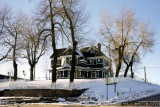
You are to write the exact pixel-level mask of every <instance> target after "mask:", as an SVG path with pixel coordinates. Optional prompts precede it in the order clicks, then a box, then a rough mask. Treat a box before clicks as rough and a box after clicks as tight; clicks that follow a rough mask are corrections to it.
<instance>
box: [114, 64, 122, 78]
mask: <svg viewBox="0 0 160 107" xmlns="http://www.w3.org/2000/svg"><path fill="white" fill-rule="evenodd" d="M120 69H121V64H120V65H118V66H117V67H116V76H115V77H118V75H119V71H120Z"/></svg>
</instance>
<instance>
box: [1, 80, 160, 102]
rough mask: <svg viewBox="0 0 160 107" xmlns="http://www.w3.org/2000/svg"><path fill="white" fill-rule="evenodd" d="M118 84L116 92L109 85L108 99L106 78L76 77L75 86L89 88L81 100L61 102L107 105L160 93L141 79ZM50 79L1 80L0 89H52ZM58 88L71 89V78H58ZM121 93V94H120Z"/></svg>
mask: <svg viewBox="0 0 160 107" xmlns="http://www.w3.org/2000/svg"><path fill="white" fill-rule="evenodd" d="M118 80H119V81H118V83H117V86H116V93H115V92H114V85H108V100H107V88H106V82H105V81H106V80H105V79H75V81H74V88H75V89H82V88H89V89H88V90H87V91H86V92H84V93H83V94H82V95H81V96H80V97H78V98H77V100H78V101H79V102H68V101H65V99H63V98H59V99H58V100H59V101H60V102H59V104H78V105H79V104H86V105H92V104H100V105H107V104H113V103H121V102H126V101H131V100H135V99H139V98H142V97H146V96H150V95H154V94H158V93H160V86H159V85H155V84H151V83H144V82H143V81H140V80H135V79H131V78H119V79H118ZM50 86H51V81H50V80H43V81H42V80H41V81H25V82H24V81H23V80H21V81H17V82H13V81H12V82H8V81H6V82H0V90H3V89H6V88H8V89H20V88H25V89H26V88H28V89H36V88H38V89H47V88H49V89H50ZM56 89H69V79H58V80H57V83H56ZM118 94H119V95H118Z"/></svg>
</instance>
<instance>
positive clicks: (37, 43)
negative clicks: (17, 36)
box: [21, 17, 49, 81]
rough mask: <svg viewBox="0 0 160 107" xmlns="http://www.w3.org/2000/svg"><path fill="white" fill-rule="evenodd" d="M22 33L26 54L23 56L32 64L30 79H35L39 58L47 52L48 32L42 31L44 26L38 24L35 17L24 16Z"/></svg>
mask: <svg viewBox="0 0 160 107" xmlns="http://www.w3.org/2000/svg"><path fill="white" fill-rule="evenodd" d="M21 28H23V30H22V32H21V35H22V37H23V41H24V42H23V49H24V54H21V55H22V57H23V58H26V59H27V60H28V63H29V65H30V80H31V81H32V80H34V79H35V66H36V64H37V63H38V61H39V59H40V58H41V57H42V56H43V55H44V54H45V50H46V45H47V37H48V36H49V35H48V34H44V33H41V31H42V30H43V29H44V28H43V26H41V25H39V24H37V21H36V20H35V18H34V17H30V18H27V17H24V19H23V24H22V25H21Z"/></svg>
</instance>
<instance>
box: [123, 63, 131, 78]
mask: <svg viewBox="0 0 160 107" xmlns="http://www.w3.org/2000/svg"><path fill="white" fill-rule="evenodd" d="M129 67H130V66H129V65H127V67H126V69H125V72H124V77H127V73H128V70H129Z"/></svg>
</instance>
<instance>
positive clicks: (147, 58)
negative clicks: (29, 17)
mask: <svg viewBox="0 0 160 107" xmlns="http://www.w3.org/2000/svg"><path fill="white" fill-rule="evenodd" d="M38 2H39V0H0V6H3V5H5V4H7V5H9V6H11V7H12V9H13V10H15V11H18V10H22V11H24V12H26V13H27V14H30V13H31V12H32V11H33V10H34V8H35V7H36V6H37V5H38ZM82 2H83V3H84V5H85V6H86V10H87V11H89V13H90V21H89V22H90V23H89V25H90V26H91V27H92V31H91V32H92V33H90V35H91V36H92V38H94V39H97V38H96V36H95V33H96V32H95V31H97V32H98V29H99V27H100V14H101V11H103V10H105V9H106V10H109V11H110V13H112V14H113V15H119V13H120V9H121V8H131V9H133V10H134V11H135V15H136V18H138V20H139V21H145V22H149V23H150V25H151V26H152V28H153V29H154V31H155V40H156V44H155V46H154V48H153V52H152V53H147V54H145V55H142V58H141V59H142V60H141V63H140V64H139V65H138V66H136V68H139V67H144V66H146V67H150V66H155V67H160V13H159V12H160V0H82ZM50 55H51V53H48V54H47V55H45V56H44V57H43V58H42V59H41V60H40V62H39V64H38V65H37V72H38V74H41V75H44V72H43V71H44V68H46V67H47V68H50V60H49V56H50ZM46 62H47V64H46ZM8 66H9V67H8ZM44 66H45V67H44ZM0 67H1V69H2V70H3V71H1V72H2V73H4V74H7V72H8V71H11V70H12V69H13V68H12V64H11V63H8V62H7V63H0ZM28 67H29V66H28V65H27V62H19V72H21V71H22V70H24V69H25V70H26V72H27V73H29V70H28ZM146 70H147V78H148V80H149V81H151V82H153V83H159V84H160V79H157V78H159V75H160V68H147V69H146ZM135 74H137V75H140V76H141V78H143V76H144V74H143V69H141V70H136V71H135ZM19 75H20V76H22V73H19ZM28 75H29V74H28ZM155 78H156V79H155Z"/></svg>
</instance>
